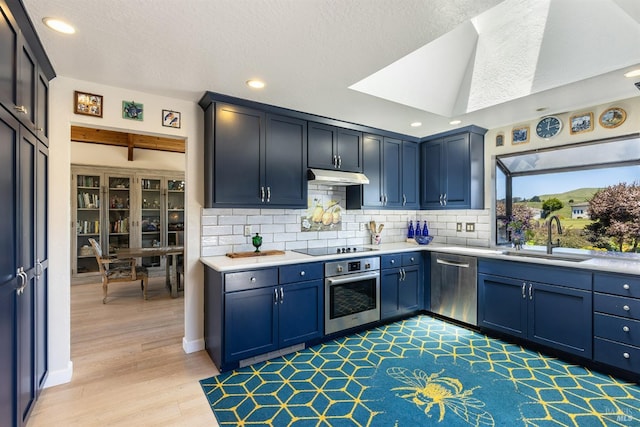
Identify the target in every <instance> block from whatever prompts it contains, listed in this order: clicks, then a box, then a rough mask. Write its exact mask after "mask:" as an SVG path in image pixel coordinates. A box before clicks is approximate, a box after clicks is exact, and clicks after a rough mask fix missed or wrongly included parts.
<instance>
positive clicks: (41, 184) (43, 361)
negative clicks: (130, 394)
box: [34, 142, 49, 394]
mask: <svg viewBox="0 0 640 427" xmlns="http://www.w3.org/2000/svg"><path fill="white" fill-rule="evenodd" d="M48 177H49V151H48V149H47V147H46V146H45V145H44V143H42V142H40V143H39V144H38V153H37V159H36V239H37V241H36V281H35V298H34V299H35V301H34V302H35V319H34V327H35V347H36V355H35V370H36V372H35V373H36V394H39V393H40V391H41V390H42V388H43V387H44V382H45V380H46V378H47V374H48V372H49V358H48V349H47V347H48V334H47V331H48V317H49V316H48V310H49V308H48V300H49V251H48V248H49V245H48V224H49V207H48V188H49V180H48V179H49V178H48Z"/></svg>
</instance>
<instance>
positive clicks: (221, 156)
mask: <svg viewBox="0 0 640 427" xmlns="http://www.w3.org/2000/svg"><path fill="white" fill-rule="evenodd" d="M205 122H206V123H205V129H206V130H207V131H206V132H205V140H206V143H205V157H206V159H207V162H208V164H209V165H212V166H213V167H212V168H211V167H210V168H207V177H206V179H205V196H206V205H207V206H208V207H261V208H268V207H274V208H303V207H306V206H307V185H306V173H307V165H306V157H307V153H306V150H307V139H306V138H307V123H306V121H304V120H300V119H296V118H290V117H284V116H278V115H273V114H270V113H265V112H263V111H261V110H258V109H255V108H248V107H244V106H238V105H233V104H227V103H221V102H218V103H212V104H211V105H209V106H208V108H207V109H206V110H205Z"/></svg>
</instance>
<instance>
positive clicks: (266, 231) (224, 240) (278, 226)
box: [201, 186, 491, 256]
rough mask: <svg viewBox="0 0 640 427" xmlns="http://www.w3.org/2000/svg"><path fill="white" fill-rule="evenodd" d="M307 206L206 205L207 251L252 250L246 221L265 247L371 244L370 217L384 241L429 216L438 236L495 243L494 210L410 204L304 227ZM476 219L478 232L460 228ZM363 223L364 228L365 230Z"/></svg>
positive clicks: (334, 192) (335, 191) (401, 236)
mask: <svg viewBox="0 0 640 427" xmlns="http://www.w3.org/2000/svg"><path fill="white" fill-rule="evenodd" d="M315 193H322V194H327V195H329V196H330V197H336V200H339V199H344V189H340V188H339V187H336V188H332V189H330V190H327V188H326V187H320V186H318V190H317V191H315ZM306 215H307V210H306V209H203V210H202V240H201V254H202V256H215V255H224V254H226V253H228V252H242V251H253V250H254V248H253V246H252V245H251V240H250V238H248V237H244V225H251V226H252V232H253V233H256V232H259V233H260V235H261V236H262V241H263V246H262V249H265V250H267V249H278V250H292V249H302V248H315V247H330V246H359V245H363V244H370V243H371V238H370V235H369V226H368V224H369V221H371V220H373V221H376V223H378V224H384V225H385V227H384V230H383V231H382V242H383V243H393V242H403V241H404V240H405V239H406V235H407V227H408V222H409V220H412V221H414V225H415V221H416V220H420V224H421V225H423V224H424V221H425V220H426V221H427V223H428V226H429V233H430V234H431V235H433V236H434V242H437V243H445V244H457V245H471V246H481V247H488V246H490V244H491V224H490V221H491V218H490V212H489V210H488V209H487V210H451V211H448V210H447V211H444V210H443V211H441V210H438V211H411V210H410V211H405V210H398V211H392V210H389V211H387V210H378V209H373V210H349V211H347V210H345V209H343V210H342V215H341V217H342V223H341V226H342V229H341V230H340V231H320V232H318V231H308V232H303V231H301V217H303V216H306ZM458 222H462V223H463V230H465V223H468V222H473V223H475V227H476V229H475V231H474V232H466V231H462V232H457V231H456V224H457V223H458ZM361 224H363V225H364V231H360V230H361V228H360V226H361Z"/></svg>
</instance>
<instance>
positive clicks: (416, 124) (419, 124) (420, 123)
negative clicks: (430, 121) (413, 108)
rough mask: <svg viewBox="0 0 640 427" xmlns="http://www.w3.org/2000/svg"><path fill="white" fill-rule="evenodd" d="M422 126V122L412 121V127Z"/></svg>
mask: <svg viewBox="0 0 640 427" xmlns="http://www.w3.org/2000/svg"><path fill="white" fill-rule="evenodd" d="M420 126H422V122H413V123H411V127H412V128H419V127H420Z"/></svg>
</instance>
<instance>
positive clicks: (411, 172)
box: [346, 134, 420, 209]
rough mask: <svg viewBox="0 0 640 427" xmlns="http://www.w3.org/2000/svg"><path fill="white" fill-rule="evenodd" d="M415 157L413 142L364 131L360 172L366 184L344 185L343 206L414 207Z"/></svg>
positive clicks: (416, 160) (415, 191) (416, 171)
mask: <svg viewBox="0 0 640 427" xmlns="http://www.w3.org/2000/svg"><path fill="white" fill-rule="evenodd" d="M419 160H420V159H419V156H418V145H417V144H416V143H414V142H410V141H402V140H400V139H396V138H390V137H383V136H379V135H372V134H365V135H364V138H363V173H364V174H365V175H366V176H367V178H369V184H367V185H359V186H348V187H347V190H346V194H347V209H360V208H363V207H364V208H400V209H417V208H418V196H419V194H418V190H417V188H418V178H417V176H418V170H419V167H418V163H419Z"/></svg>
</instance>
